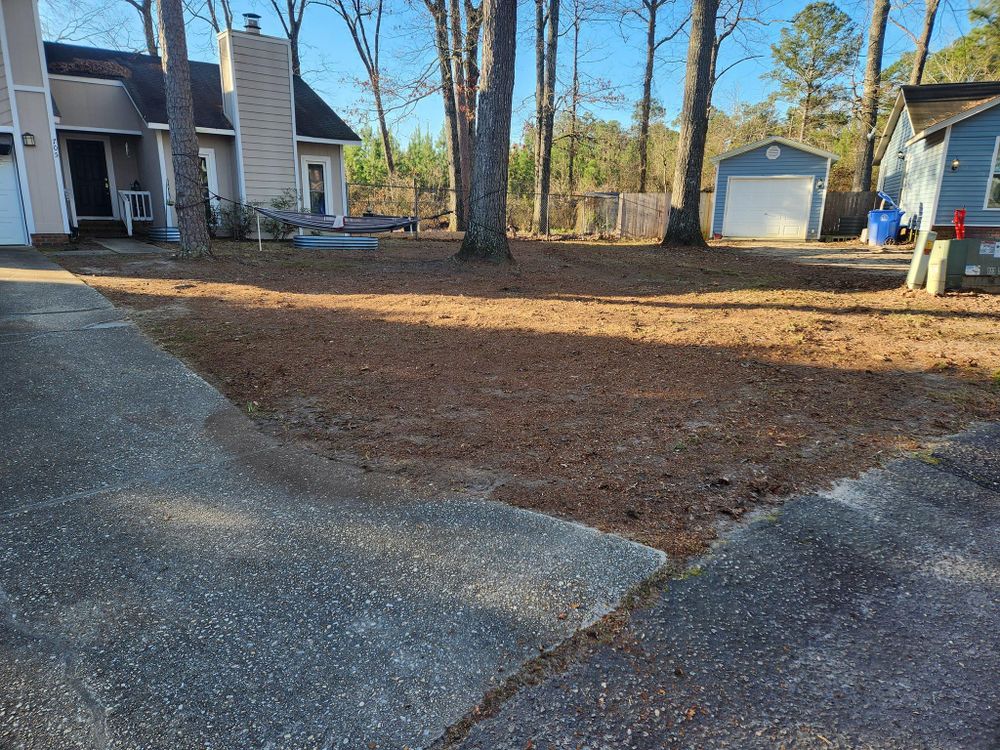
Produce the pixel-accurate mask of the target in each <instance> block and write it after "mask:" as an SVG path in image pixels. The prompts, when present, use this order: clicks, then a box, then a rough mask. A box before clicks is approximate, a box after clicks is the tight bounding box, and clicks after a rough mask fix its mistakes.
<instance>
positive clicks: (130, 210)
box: [118, 190, 153, 237]
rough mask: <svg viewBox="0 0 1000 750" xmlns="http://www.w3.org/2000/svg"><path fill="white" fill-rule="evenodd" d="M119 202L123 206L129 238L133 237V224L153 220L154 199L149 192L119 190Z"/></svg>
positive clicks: (123, 216)
mask: <svg viewBox="0 0 1000 750" xmlns="http://www.w3.org/2000/svg"><path fill="white" fill-rule="evenodd" d="M118 200H119V201H120V202H121V204H122V221H124V222H125V229H126V230H127V231H128V236H129V237H131V236H132V228H133V224H134V223H135V222H137V221H152V220H153V199H152V197H151V196H150V194H149V191H147V190H119V191H118Z"/></svg>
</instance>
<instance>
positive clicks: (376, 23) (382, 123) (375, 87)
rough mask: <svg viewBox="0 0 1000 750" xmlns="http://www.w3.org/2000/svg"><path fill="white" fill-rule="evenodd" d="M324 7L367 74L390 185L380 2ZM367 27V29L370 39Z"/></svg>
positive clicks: (338, 1)
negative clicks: (341, 26)
mask: <svg viewBox="0 0 1000 750" xmlns="http://www.w3.org/2000/svg"><path fill="white" fill-rule="evenodd" d="M209 1H210V2H212V1H213V0H209ZM227 1H228V0H227ZM327 7H328V8H330V9H331V10H333V12H334V13H336V14H337V15H338V16H340V18H341V20H343V21H344V24H345V25H346V26H347V30H348V32H349V33H350V35H351V39H352V40H353V41H354V48H355V49H356V50H357V51H358V57H359V58H361V64H362V65H364V66H365V72H366V73H367V74H368V83H369V84H370V85H371V87H372V98H373V99H374V100H375V115H376V117H377V119H378V130H379V135H380V136H381V138H382V154H383V156H384V157H385V168H386V171H387V172H388V173H389V181H390V182H392V179H393V178H394V177H395V176H396V159H395V156H394V153H393V146H392V141H391V140H390V138H389V127H388V125H387V124H386V118H385V106H384V105H383V103H382V62H381V60H382V8H383V5H382V0H376V2H375V3H373V4H371V5H366V4H362V3H361V2H360V1H359V0H354V2H347V0H332V2H330V3H328V4H327ZM369 28H370V29H371V38H370V39H369Z"/></svg>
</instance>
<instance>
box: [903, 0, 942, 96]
mask: <svg viewBox="0 0 1000 750" xmlns="http://www.w3.org/2000/svg"><path fill="white" fill-rule="evenodd" d="M939 4H940V0H927V9H926V11H925V12H924V28H923V30H922V31H921V32H920V37H919V38H918V39H917V48H916V50H914V52H913V69H912V70H911V71H910V85H911V86H917V85H919V84H920V81H921V80H922V79H923V77H924V66H925V65H926V64H927V50H928V48H929V47H930V44H931V34H933V33H934V21H935V19H936V18H937V11H938V5H939Z"/></svg>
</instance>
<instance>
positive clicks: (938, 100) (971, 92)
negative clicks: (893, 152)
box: [874, 81, 1000, 166]
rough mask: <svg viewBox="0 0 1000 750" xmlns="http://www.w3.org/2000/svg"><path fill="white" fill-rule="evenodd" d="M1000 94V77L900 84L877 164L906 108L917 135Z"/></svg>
mask: <svg viewBox="0 0 1000 750" xmlns="http://www.w3.org/2000/svg"><path fill="white" fill-rule="evenodd" d="M998 98H1000V81H975V82H971V83H925V84H921V85H919V86H900V87H899V94H898V95H897V96H896V103H895V104H894V105H893V108H892V112H891V113H890V114H889V119H888V121H887V122H886V124H885V129H884V130H883V131H882V136H881V137H880V138H879V141H878V147H877V148H876V149H875V161H874V163H875V165H876V166H878V165H879V164H881V162H882V158H883V157H884V156H885V152H886V149H887V148H888V146H889V140H890V139H891V138H892V133H893V130H894V129H895V127H896V122H897V121H898V120H899V118H900V117H901V116H902V113H903V110H906V112H907V114H908V116H909V118H910V124H911V125H912V126H913V133H914V135H920V134H922V133H926V131H928V130H930V129H932V128H934V127H935V126H936V125H939V124H940V123H943V122H945V121H946V120H950V119H951V118H953V117H956V116H958V115H961V114H962V113H963V112H971V111H972V110H974V109H976V107H979V106H981V105H984V104H988V103H989V102H991V101H993V100H996V99H998Z"/></svg>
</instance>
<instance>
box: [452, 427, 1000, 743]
mask: <svg viewBox="0 0 1000 750" xmlns="http://www.w3.org/2000/svg"><path fill="white" fill-rule="evenodd" d="M987 434H992V428H991V429H990V430H987V429H986V428H980V429H978V430H974V431H972V432H970V433H967V434H965V435H961V436H958V437H957V438H956V439H955V440H954V441H950V442H948V443H947V444H946V445H944V446H942V447H941V448H939V449H938V451H935V455H937V453H938V452H940V453H941V454H943V455H951V456H953V457H955V458H956V460H958V457H959V456H961V461H962V462H963V463H965V464H967V465H968V464H971V465H972V466H973V468H975V467H976V466H979V465H980V464H981V463H983V461H984V459H985V460H992V461H995V458H996V451H997V444H996V442H993V443H992V444H988V445H986V444H981V443H980V440H981V438H982V437H983V436H984V435H987ZM976 444H980V445H981V446H982V450H981V451H980V452H978V453H971V452H969V446H970V445H976ZM954 446H962V447H961V448H957V447H954ZM998 675H1000V494H997V493H996V492H994V491H992V490H990V489H988V488H985V487H984V486H983V485H982V484H980V483H977V482H973V481H969V480H968V479H966V478H964V477H962V476H956V475H955V474H953V473H951V472H950V471H948V470H946V469H945V468H943V467H942V466H941V465H940V464H934V465H929V464H927V463H925V462H921V461H913V460H907V461H898V462H895V463H893V464H891V465H889V466H888V467H886V468H885V469H879V470H876V471H871V472H869V473H867V474H865V475H863V476H862V477H860V478H859V479H857V480H851V481H845V482H842V483H840V484H839V485H837V486H836V487H835V488H834V489H833V490H832V491H831V492H828V493H824V494H821V495H810V496H805V497H801V498H798V499H795V500H792V501H790V502H789V503H787V504H786V505H785V506H783V508H782V510H781V511H780V512H779V513H776V514H773V515H771V516H770V517H762V518H760V519H759V520H757V521H756V522H754V523H752V524H750V525H748V526H745V527H741V528H738V529H736V530H735V531H734V532H732V533H731V534H730V535H728V536H727V537H726V538H725V539H724V541H723V543H722V544H720V545H719V546H718V547H717V548H716V549H715V550H714V551H713V552H712V553H711V554H710V555H708V556H707V557H706V558H705V559H704V560H702V561H701V562H700V564H699V565H698V566H697V567H695V568H693V569H692V572H691V573H690V574H688V575H687V576H685V577H683V578H682V579H681V580H675V581H671V582H669V584H668V585H667V586H666V588H665V589H664V590H663V592H662V594H661V597H660V599H659V600H658V601H657V603H656V604H655V605H653V606H652V607H651V608H649V609H647V610H644V611H641V612H638V613H637V614H636V615H635V617H634V618H633V620H632V623H631V625H630V628H629V629H628V630H627V631H626V632H625V633H624V634H623V636H622V637H621V638H620V639H619V640H618V641H616V642H615V643H614V644H612V645H607V646H601V647H597V648H594V649H593V650H592V651H591V652H590V653H589V654H588V655H587V656H586V658H585V659H583V660H582V661H581V662H579V663H577V664H575V665H574V666H573V667H572V668H570V669H569V670H568V671H567V672H565V673H564V674H561V675H557V676H555V677H553V678H551V679H549V680H548V681H546V682H544V683H543V684H541V685H539V686H537V687H533V688H530V689H527V690H524V691H522V692H521V693H519V694H517V695H516V696H515V697H514V698H513V699H511V700H510V701H508V702H507V703H506V704H505V705H504V706H503V707H502V709H501V710H500V712H499V713H498V715H496V716H495V717H492V718H490V719H488V720H486V721H484V722H482V723H480V724H478V725H476V726H475V727H474V728H473V729H472V731H471V733H470V734H469V736H468V737H467V738H466V739H465V740H464V742H461V743H459V744H457V745H456V747H459V748H462V750H515V749H516V750H523V748H525V747H537V748H545V749H546V750H549V749H550V748H551V749H553V750H557V749H558V750H562V749H563V748H574V749H577V748H588V749H589V750H598V749H599V748H600V749H603V748H626V747H627V748H637V749H638V748H641V749H649V750H653V749H656V750H659V749H660V748H695V747H699V748H700V747H711V748H730V747H731V748H777V747H789V748H791V747H803V748H805V747H817V748H820V747H822V748H843V749H845V750H847V749H854V748H898V749H899V750H903V749H904V748H906V749H907V750H910V749H912V748H935V749H941V750H944V749H946V748H948V749H955V750H958V749H959V748H961V749H962V750H972V749H981V750H993V749H994V748H997V747H1000V681H998V679H997V676H998Z"/></svg>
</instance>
